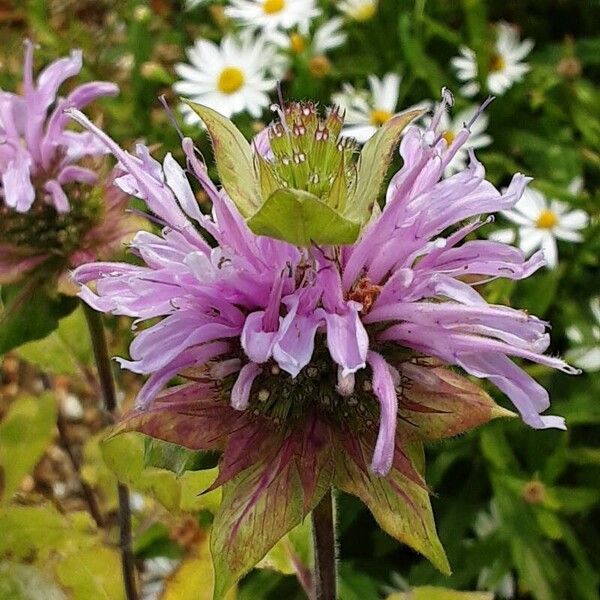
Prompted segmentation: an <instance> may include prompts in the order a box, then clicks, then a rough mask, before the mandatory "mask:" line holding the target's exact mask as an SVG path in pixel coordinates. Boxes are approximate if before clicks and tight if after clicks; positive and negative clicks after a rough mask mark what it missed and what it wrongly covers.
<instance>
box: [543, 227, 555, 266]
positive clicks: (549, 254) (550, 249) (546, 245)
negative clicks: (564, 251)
mask: <svg viewBox="0 0 600 600" xmlns="http://www.w3.org/2000/svg"><path fill="white" fill-rule="evenodd" d="M543 235H544V237H543V239H542V250H543V251H544V258H545V259H546V266H547V267H548V268H549V269H554V268H556V265H557V264H558V248H557V246H556V240H555V239H554V236H553V235H552V234H551V233H550V232H549V231H546V232H544V234H543Z"/></svg>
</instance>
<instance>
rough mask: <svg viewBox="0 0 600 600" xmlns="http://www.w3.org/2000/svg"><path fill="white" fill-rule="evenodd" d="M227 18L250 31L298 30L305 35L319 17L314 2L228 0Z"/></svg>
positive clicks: (312, 0) (294, 0) (295, 0)
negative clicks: (313, 21)
mask: <svg viewBox="0 0 600 600" xmlns="http://www.w3.org/2000/svg"><path fill="white" fill-rule="evenodd" d="M229 4H230V5H229V6H228V7H227V8H226V9H225V14H226V15H227V16H228V17H231V18H232V19H234V20H236V21H238V22H239V23H241V24H243V25H245V26H246V27H248V28H249V29H251V30H255V29H260V30H262V31H273V30H275V29H285V30H288V29H294V28H298V30H299V31H300V32H301V33H307V32H308V29H309V27H310V23H311V21H312V20H313V19H314V18H315V17H317V16H319V14H320V12H321V11H320V10H319V9H318V8H317V6H316V2H315V0H230V3H229Z"/></svg>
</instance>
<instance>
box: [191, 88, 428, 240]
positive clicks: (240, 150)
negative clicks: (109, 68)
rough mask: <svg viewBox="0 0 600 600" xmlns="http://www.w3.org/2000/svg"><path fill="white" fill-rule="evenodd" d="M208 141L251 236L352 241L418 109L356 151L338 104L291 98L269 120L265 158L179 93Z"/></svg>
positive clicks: (237, 133)
mask: <svg viewBox="0 0 600 600" xmlns="http://www.w3.org/2000/svg"><path fill="white" fill-rule="evenodd" d="M184 102H185V103H186V104H188V105H189V106H190V107H191V108H192V110H194V112H195V113H196V114H197V115H198V116H199V117H200V118H201V119H202V121H203V122H204V124H205V125H206V128H207V130H208V133H209V135H210V138H211V140H212V145H213V151H214V156H215V162H216V166H217V171H218V173H219V178H220V179H221V184H222V185H223V187H224V188H225V191H226V192H227V194H228V195H229V196H230V198H231V199H232V200H233V202H234V203H235V205H236V206H237V208H238V210H239V211H240V213H241V214H242V215H243V216H244V218H245V219H246V221H247V223H248V227H250V229H251V230H252V231H253V232H254V233H255V234H257V235H265V236H268V237H272V238H276V239H279V240H284V241H286V242H289V243H291V244H294V245H296V246H310V245H311V244H328V245H344V244H352V243H354V242H355V241H356V240H357V239H358V237H359V235H360V232H361V230H362V228H363V227H364V226H365V225H366V224H367V222H368V221H369V219H370V218H371V215H372V214H373V211H374V210H375V209H376V206H377V198H378V196H379V191H380V189H381V186H382V184H383V181H384V178H385V175H386V172H387V170H388V167H389V165H390V162H391V160H392V155H393V152H394V149H395V148H396V145H397V143H398V140H399V138H400V133H401V132H402V130H403V129H404V128H405V127H406V125H408V124H409V123H410V122H411V121H412V120H413V119H415V118H416V117H418V116H420V115H421V114H422V111H420V110H412V111H407V112H404V113H401V114H398V115H395V116H394V117H392V118H391V119H390V120H389V121H387V122H386V123H384V124H383V125H382V126H381V127H380V128H379V130H378V131H377V133H376V134H375V135H374V136H373V137H372V138H371V139H370V140H369V141H368V142H367V143H366V144H365V145H364V147H363V149H362V152H361V153H360V154H359V153H358V151H357V148H356V144H355V142H354V140H352V139H350V138H344V137H342V135H341V133H342V127H343V124H344V119H343V116H342V114H341V113H340V111H339V110H338V109H337V108H335V107H334V108H331V109H329V110H328V112H327V115H326V116H325V118H321V117H320V116H319V114H318V112H317V109H316V106H315V104H314V103H312V102H290V103H288V104H286V105H285V107H284V108H283V110H282V111H281V121H279V122H276V123H274V124H272V125H271V126H270V127H269V141H270V145H271V150H272V155H273V156H272V157H271V158H263V157H262V156H261V155H260V154H259V153H258V152H254V151H253V149H252V147H251V145H250V144H249V143H248V141H247V140H246V139H245V138H244V136H243V135H242V133H241V132H240V131H239V130H238V129H237V127H236V126H235V125H234V124H233V123H232V122H231V121H230V120H229V119H227V118H226V117H224V116H223V115H221V114H220V113H218V112H216V111H215V110H213V109H211V108H208V107H207V106H202V105H200V104H195V103H194V102H190V101H189V100H184Z"/></svg>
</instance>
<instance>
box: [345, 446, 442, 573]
mask: <svg viewBox="0 0 600 600" xmlns="http://www.w3.org/2000/svg"><path fill="white" fill-rule="evenodd" d="M404 450H405V453H406V455H407V456H409V458H410V455H411V454H412V452H410V451H409V448H404ZM363 454H366V452H365V453H363ZM335 485H336V487H338V488H339V489H340V490H342V491H344V492H347V493H348V494H352V495H354V496H357V497H358V498H360V499H361V500H362V501H363V502H364V503H365V504H366V505H367V507H368V508H369V510H370V511H371V512H372V513H373V516H374V517H375V520H376V521H377V523H378V524H379V526H380V527H381V528H382V529H383V530H384V531H386V532H387V533H388V534H389V535H391V536H392V537H393V538H395V539H397V540H398V541H400V542H402V543H404V544H407V545H408V546H410V547H411V548H413V549H414V550H416V551H417V552H420V553H421V554H423V556H425V557H426V558H428V559H429V560H430V561H431V562H432V563H433V564H434V565H435V566H436V567H437V568H438V569H439V570H440V571H441V572H442V573H445V574H447V575H449V574H450V565H449V564H448V559H447V558H446V554H445V552H444V549H443V548H442V545H441V543H440V540H439V539H438V536H437V533H436V530H435V523H434V520H433V512H432V510H431V503H430V501H429V495H428V492H427V490H425V489H424V488H423V487H422V486H420V485H418V484H417V483H415V482H414V481H411V480H410V479H409V478H408V477H406V476H405V475H403V474H402V473H400V471H398V470H397V469H396V466H395V464H394V467H393V468H392V470H391V471H390V473H389V474H388V475H387V476H386V477H379V476H377V475H374V474H373V473H371V472H370V471H369V469H368V468H367V467H366V465H365V464H364V460H363V461H360V458H359V460H358V461H357V456H356V454H355V453H350V452H345V451H343V450H340V451H338V452H337V455H336V476H335Z"/></svg>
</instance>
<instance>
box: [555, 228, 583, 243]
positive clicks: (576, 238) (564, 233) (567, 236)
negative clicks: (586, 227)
mask: <svg viewBox="0 0 600 600" xmlns="http://www.w3.org/2000/svg"><path fill="white" fill-rule="evenodd" d="M552 233H553V234H554V235H555V236H556V237H557V238H558V239H559V240H564V241H565V242H583V236H582V235H581V234H580V233H578V232H577V231H573V230H572V229H567V228H566V227H561V226H560V225H558V226H556V227H553V228H552Z"/></svg>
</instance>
